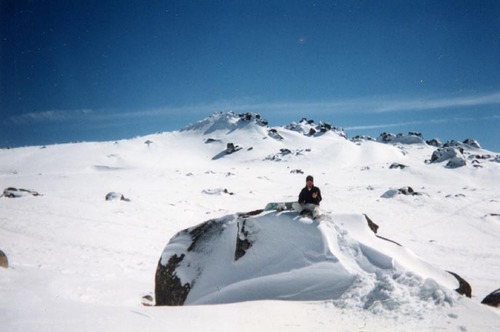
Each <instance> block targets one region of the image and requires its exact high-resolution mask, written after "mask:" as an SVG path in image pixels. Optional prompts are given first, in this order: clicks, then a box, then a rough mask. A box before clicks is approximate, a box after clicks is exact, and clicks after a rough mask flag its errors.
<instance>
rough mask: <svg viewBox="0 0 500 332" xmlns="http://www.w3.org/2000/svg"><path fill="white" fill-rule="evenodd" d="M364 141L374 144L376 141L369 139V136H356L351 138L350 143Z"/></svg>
mask: <svg viewBox="0 0 500 332" xmlns="http://www.w3.org/2000/svg"><path fill="white" fill-rule="evenodd" d="M364 141H372V142H374V141H376V139H375V138H373V137H371V136H366V135H356V136H354V137H353V138H351V142H354V143H361V142H364Z"/></svg>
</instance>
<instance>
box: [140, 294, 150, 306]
mask: <svg viewBox="0 0 500 332" xmlns="http://www.w3.org/2000/svg"><path fill="white" fill-rule="evenodd" d="M141 303H142V305H143V306H145V307H152V306H153V296H151V295H149V294H148V295H144V296H143V297H142V301H141Z"/></svg>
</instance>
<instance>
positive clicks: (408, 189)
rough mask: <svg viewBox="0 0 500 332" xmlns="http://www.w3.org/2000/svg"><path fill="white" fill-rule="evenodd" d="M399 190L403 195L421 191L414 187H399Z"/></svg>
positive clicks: (415, 193)
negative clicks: (416, 190)
mask: <svg viewBox="0 0 500 332" xmlns="http://www.w3.org/2000/svg"><path fill="white" fill-rule="evenodd" d="M398 191H399V193H400V194H403V195H419V193H417V192H415V190H413V188H412V187H403V188H399V189H398Z"/></svg>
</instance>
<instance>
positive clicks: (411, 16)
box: [0, 0, 500, 152]
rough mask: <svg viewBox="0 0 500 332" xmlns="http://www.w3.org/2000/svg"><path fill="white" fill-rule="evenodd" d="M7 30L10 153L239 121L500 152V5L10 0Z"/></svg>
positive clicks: (5, 133) (1, 87) (4, 86)
mask: <svg viewBox="0 0 500 332" xmlns="http://www.w3.org/2000/svg"><path fill="white" fill-rule="evenodd" d="M0 29H1V30H0V33H1V36H0V37H1V38H0V52H1V53H0V64H1V68H0V69H1V71H0V92H1V94H0V111H1V118H0V146H22V145H33V144H51V143H63V142H74V141H93V140H115V139H120V138H129V137H135V136H138V135H145V134H149V133H153V132H157V131H170V130H177V129H180V128H182V127H184V126H185V125H187V124H189V123H191V122H195V121H197V120H200V119H202V118H204V117H206V116H208V115H210V114H211V113H213V112H215V111H228V110H234V111H237V112H246V111H254V112H259V113H261V114H262V115H263V116H264V117H265V118H267V119H268V120H270V122H271V125H284V124H288V123H290V122H291V121H297V120H299V119H300V118H302V117H307V118H312V119H315V120H324V121H329V122H331V123H332V124H334V125H336V126H339V127H344V128H345V129H346V130H347V132H348V134H349V135H350V136H354V135H357V134H368V135H372V136H378V134H379V133H380V132H382V131H390V132H395V133H397V132H406V131H420V132H422V133H423V134H424V136H425V137H426V138H429V139H430V138H433V137H439V138H440V139H441V140H443V141H446V140H448V139H458V140H463V139H465V138H468V137H472V138H476V139H478V140H479V142H480V143H481V144H482V145H483V146H484V147H486V148H489V149H491V150H494V151H497V152H500V134H498V127H499V125H500V61H499V60H498V59H500V2H498V1H481V0H479V1H458V0H457V1H403V0H389V1H272V0H271V1H269V0H268V1H188V0H183V1H147V2H144V1H72V0H69V1H63V0H61V1H43V0H38V1H25V0H10V1H6V0H0Z"/></svg>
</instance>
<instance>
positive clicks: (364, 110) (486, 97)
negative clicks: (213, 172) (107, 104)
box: [4, 92, 500, 127]
mask: <svg viewBox="0 0 500 332" xmlns="http://www.w3.org/2000/svg"><path fill="white" fill-rule="evenodd" d="M485 105H500V92H494V93H490V94H483V95H468V96H460V97H440V98H438V97H433V98H431V97H428V98H402V97H397V98H392V97H364V98H353V99H338V100H330V101H286V102H285V101H274V102H260V101H258V100H255V99H249V98H246V99H240V100H224V101H218V102H212V103H200V104H193V105H186V106H180V107H169V106H166V107H158V108H154V109H146V110H137V111H121V110H114V111H110V110H100V111H96V110H90V109H81V110H54V111H43V112H32V113H27V114H21V115H16V116H11V117H10V118H8V120H7V122H8V123H11V124H29V123H41V122H47V123H48V122H65V121H85V120H86V121H109V120H120V119H134V118H142V117H166V116H170V117H171V116H191V117H194V116H197V115H199V116H205V115H206V114H210V113H213V112H216V111H234V112H261V113H263V115H266V114H267V113H266V112H268V113H271V112H272V113H273V114H275V115H283V116H285V115H288V116H290V117H292V116H293V117H296V116H304V115H307V114H308V113H314V114H325V115H335V114H360V115H362V114H379V113H389V112H393V113H395V112H408V111H432V110H440V109H450V108H461V107H475V106H485ZM4 123H5V122H4ZM409 124H419V123H415V122H413V123H409ZM382 126H383V127H391V124H384V125H380V127H382Z"/></svg>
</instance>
